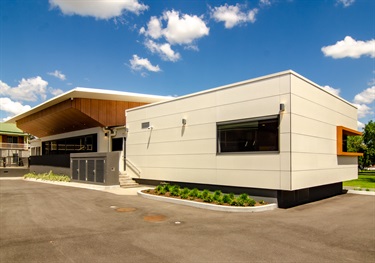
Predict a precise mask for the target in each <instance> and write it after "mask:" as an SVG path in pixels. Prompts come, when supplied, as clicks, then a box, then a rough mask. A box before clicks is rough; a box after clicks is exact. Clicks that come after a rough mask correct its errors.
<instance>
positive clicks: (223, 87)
mask: <svg viewBox="0 0 375 263" xmlns="http://www.w3.org/2000/svg"><path fill="white" fill-rule="evenodd" d="M287 74H290V75H294V76H296V77H297V78H300V79H302V80H303V81H306V82H308V83H309V84H311V85H313V86H315V87H316V88H318V89H320V90H321V91H323V92H325V93H327V94H329V95H331V96H333V97H335V98H337V99H339V100H341V101H343V102H345V103H347V104H349V105H350V106H352V107H353V108H357V107H356V106H355V105H353V104H352V103H350V102H348V101H347V100H345V99H343V98H341V97H339V96H337V95H335V94H332V93H330V92H328V91H326V90H325V89H323V88H322V87H321V86H319V85H318V84H316V83H314V82H313V81H311V80H309V79H307V78H305V77H303V76H302V75H300V74H298V73H296V72H295V71H293V70H285V71H281V72H278V73H274V74H269V75H265V76H262V77H257V78H253V79H249V80H245V81H240V82H235V83H232V84H228V85H224V86H219V87H216V88H211V89H207V90H203V91H199V92H195V93H191V94H187V95H184V96H180V97H175V98H171V99H170V100H169V101H177V100H182V99H186V98H190V97H195V96H199V95H202V94H207V93H211V92H215V91H218V90H224V89H230V88H233V87H236V86H239V85H243V84H248V83H253V82H257V81H261V80H266V79H270V78H274V77H279V76H283V75H287ZM169 101H159V102H156V103H152V104H148V105H143V106H140V107H136V108H132V109H128V110H126V111H134V110H138V109H142V108H147V107H152V106H155V105H158V104H164V103H167V102H169Z"/></svg>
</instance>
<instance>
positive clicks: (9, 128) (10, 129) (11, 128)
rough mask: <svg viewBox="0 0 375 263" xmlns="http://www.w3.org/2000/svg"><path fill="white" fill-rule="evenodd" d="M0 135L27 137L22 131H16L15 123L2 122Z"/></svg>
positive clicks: (0, 123)
mask: <svg viewBox="0 0 375 263" xmlns="http://www.w3.org/2000/svg"><path fill="white" fill-rule="evenodd" d="M0 134H7V135H27V134H26V133H24V132H23V131H22V130H20V129H18V128H17V126H16V124H15V123H4V122H0Z"/></svg>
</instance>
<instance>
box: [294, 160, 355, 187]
mask: <svg viewBox="0 0 375 263" xmlns="http://www.w3.org/2000/svg"><path fill="white" fill-rule="evenodd" d="M357 174H358V168H357V167H353V166H342V167H338V168H336V169H322V170H310V171H297V172H293V174H292V190H297V189H302V188H307V187H314V186H319V185H325V184H332V183H337V182H342V181H347V180H352V179H356V178H357Z"/></svg>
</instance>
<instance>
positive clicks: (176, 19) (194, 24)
mask: <svg viewBox="0 0 375 263" xmlns="http://www.w3.org/2000/svg"><path fill="white" fill-rule="evenodd" d="M163 19H164V20H166V21H168V22H167V27H166V28H165V29H164V30H163V35H164V37H165V39H166V40H167V41H168V42H169V43H171V44H190V43H192V42H193V41H194V40H195V39H198V38H201V37H204V36H207V35H208V34H209V31H210V29H209V28H208V27H207V26H206V24H205V22H204V21H203V20H202V18H201V17H198V16H196V15H193V16H190V15H187V14H181V15H180V13H179V12H177V11H174V10H172V11H167V12H164V15H163Z"/></svg>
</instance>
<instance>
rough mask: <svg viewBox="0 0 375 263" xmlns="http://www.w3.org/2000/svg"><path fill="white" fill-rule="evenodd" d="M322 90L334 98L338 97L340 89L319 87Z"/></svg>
mask: <svg viewBox="0 0 375 263" xmlns="http://www.w3.org/2000/svg"><path fill="white" fill-rule="evenodd" d="M321 88H322V89H324V90H326V91H328V92H329V93H332V94H334V95H336V96H340V91H341V90H340V89H335V88H332V87H330V86H324V87H321Z"/></svg>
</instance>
